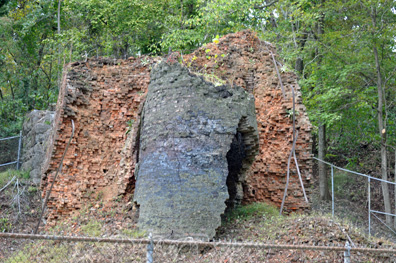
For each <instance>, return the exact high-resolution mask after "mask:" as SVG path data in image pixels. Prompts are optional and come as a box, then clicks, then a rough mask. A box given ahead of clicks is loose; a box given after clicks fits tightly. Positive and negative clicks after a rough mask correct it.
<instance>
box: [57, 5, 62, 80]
mask: <svg viewBox="0 0 396 263" xmlns="http://www.w3.org/2000/svg"><path fill="white" fill-rule="evenodd" d="M61 2H62V0H58V18H57V20H58V21H57V22H58V35H60V33H61V24H60V11H61ZM60 54H61V44H60V43H59V44H58V87H60V81H61V71H62V69H59V65H60V63H61V57H60ZM62 68H63V67H62Z"/></svg>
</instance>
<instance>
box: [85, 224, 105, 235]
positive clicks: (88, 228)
mask: <svg viewBox="0 0 396 263" xmlns="http://www.w3.org/2000/svg"><path fill="white" fill-rule="evenodd" d="M81 230H82V232H83V233H84V234H85V235H87V236H94V237H99V236H100V235H101V234H102V224H101V223H100V222H98V221H90V222H88V223H87V224H86V225H84V226H82V227H81Z"/></svg>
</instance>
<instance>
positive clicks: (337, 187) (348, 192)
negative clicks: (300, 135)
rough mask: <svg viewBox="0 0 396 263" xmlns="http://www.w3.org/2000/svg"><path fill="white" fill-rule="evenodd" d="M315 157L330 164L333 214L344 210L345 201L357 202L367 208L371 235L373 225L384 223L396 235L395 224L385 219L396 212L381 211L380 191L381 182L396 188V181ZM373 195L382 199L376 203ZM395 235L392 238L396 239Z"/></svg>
mask: <svg viewBox="0 0 396 263" xmlns="http://www.w3.org/2000/svg"><path fill="white" fill-rule="evenodd" d="M313 159H315V160H317V161H318V162H322V163H324V164H326V165H328V166H330V189H331V214H332V216H334V214H335V212H337V210H341V211H342V210H343V209H344V207H346V205H345V201H349V202H351V203H352V204H356V206H357V207H358V206H359V205H360V206H364V207H365V208H367V219H366V220H367V229H368V234H369V235H371V234H372V227H373V225H374V226H375V225H378V224H382V225H383V226H384V227H385V229H386V230H388V231H389V233H392V234H393V235H394V236H396V231H395V230H394V229H393V226H390V225H388V224H386V223H385V219H384V217H385V215H388V216H391V217H396V214H391V213H385V212H384V211H379V210H383V209H384V208H383V207H382V204H383V197H382V195H381V193H380V187H379V186H380V183H386V184H388V185H390V186H391V187H392V188H393V189H395V186H396V182H391V181H387V180H383V179H380V178H376V177H373V176H370V175H367V174H362V173H358V172H355V171H351V170H348V169H345V168H341V167H338V166H335V165H334V164H331V163H328V162H325V161H323V160H320V159H318V158H315V157H314V158H313ZM356 185H357V186H356ZM348 187H355V188H354V189H353V188H348ZM373 196H374V197H377V199H380V202H378V201H377V202H376V203H372V199H373ZM395 197H396V195H395ZM337 199H338V200H337ZM366 200H367V201H366ZM395 200H396V199H395ZM342 202H344V203H342ZM362 202H363V203H362ZM349 206H351V205H349ZM393 207H395V206H393ZM344 210H345V209H344ZM358 211H359V213H361V209H359V210H358ZM352 212H353V211H351V210H350V209H348V210H347V211H346V213H348V214H353V213H352ZM337 215H338V216H340V213H337ZM341 217H342V216H341ZM366 220H365V221H366ZM374 220H376V222H375V223H374V222H373V221H374ZM395 222H396V221H395ZM394 236H393V238H392V240H394Z"/></svg>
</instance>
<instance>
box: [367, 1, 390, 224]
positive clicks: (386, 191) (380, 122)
mask: <svg viewBox="0 0 396 263" xmlns="http://www.w3.org/2000/svg"><path fill="white" fill-rule="evenodd" d="M371 18H372V21H373V29H374V30H375V28H376V26H377V21H376V19H377V12H376V9H375V8H374V7H373V8H372V13H371ZM372 34H373V37H374V32H372ZM374 39H375V37H374ZM373 53H374V58H375V66H376V71H377V92H378V108H377V111H378V112H377V113H378V115H377V117H378V131H379V134H380V136H381V178H382V179H383V180H388V172H387V169H388V167H387V159H386V127H385V124H384V116H383V115H384V114H383V111H384V110H383V105H384V101H383V100H384V92H383V90H382V76H381V66H380V61H379V58H378V50H377V46H376V42H375V40H374V43H373ZM381 187H382V195H383V197H384V206H385V212H386V213H389V214H391V213H392V210H391V202H390V196H389V186H388V184H387V183H385V182H381ZM386 223H387V224H388V225H389V226H391V225H392V217H391V216H389V215H387V216H386Z"/></svg>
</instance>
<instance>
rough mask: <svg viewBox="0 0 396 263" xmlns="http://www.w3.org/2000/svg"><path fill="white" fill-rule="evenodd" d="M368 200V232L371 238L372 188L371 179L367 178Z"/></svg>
mask: <svg viewBox="0 0 396 263" xmlns="http://www.w3.org/2000/svg"><path fill="white" fill-rule="evenodd" d="M367 181H368V185H367V199H368V232H369V236H371V186H370V177H369V178H367Z"/></svg>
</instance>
